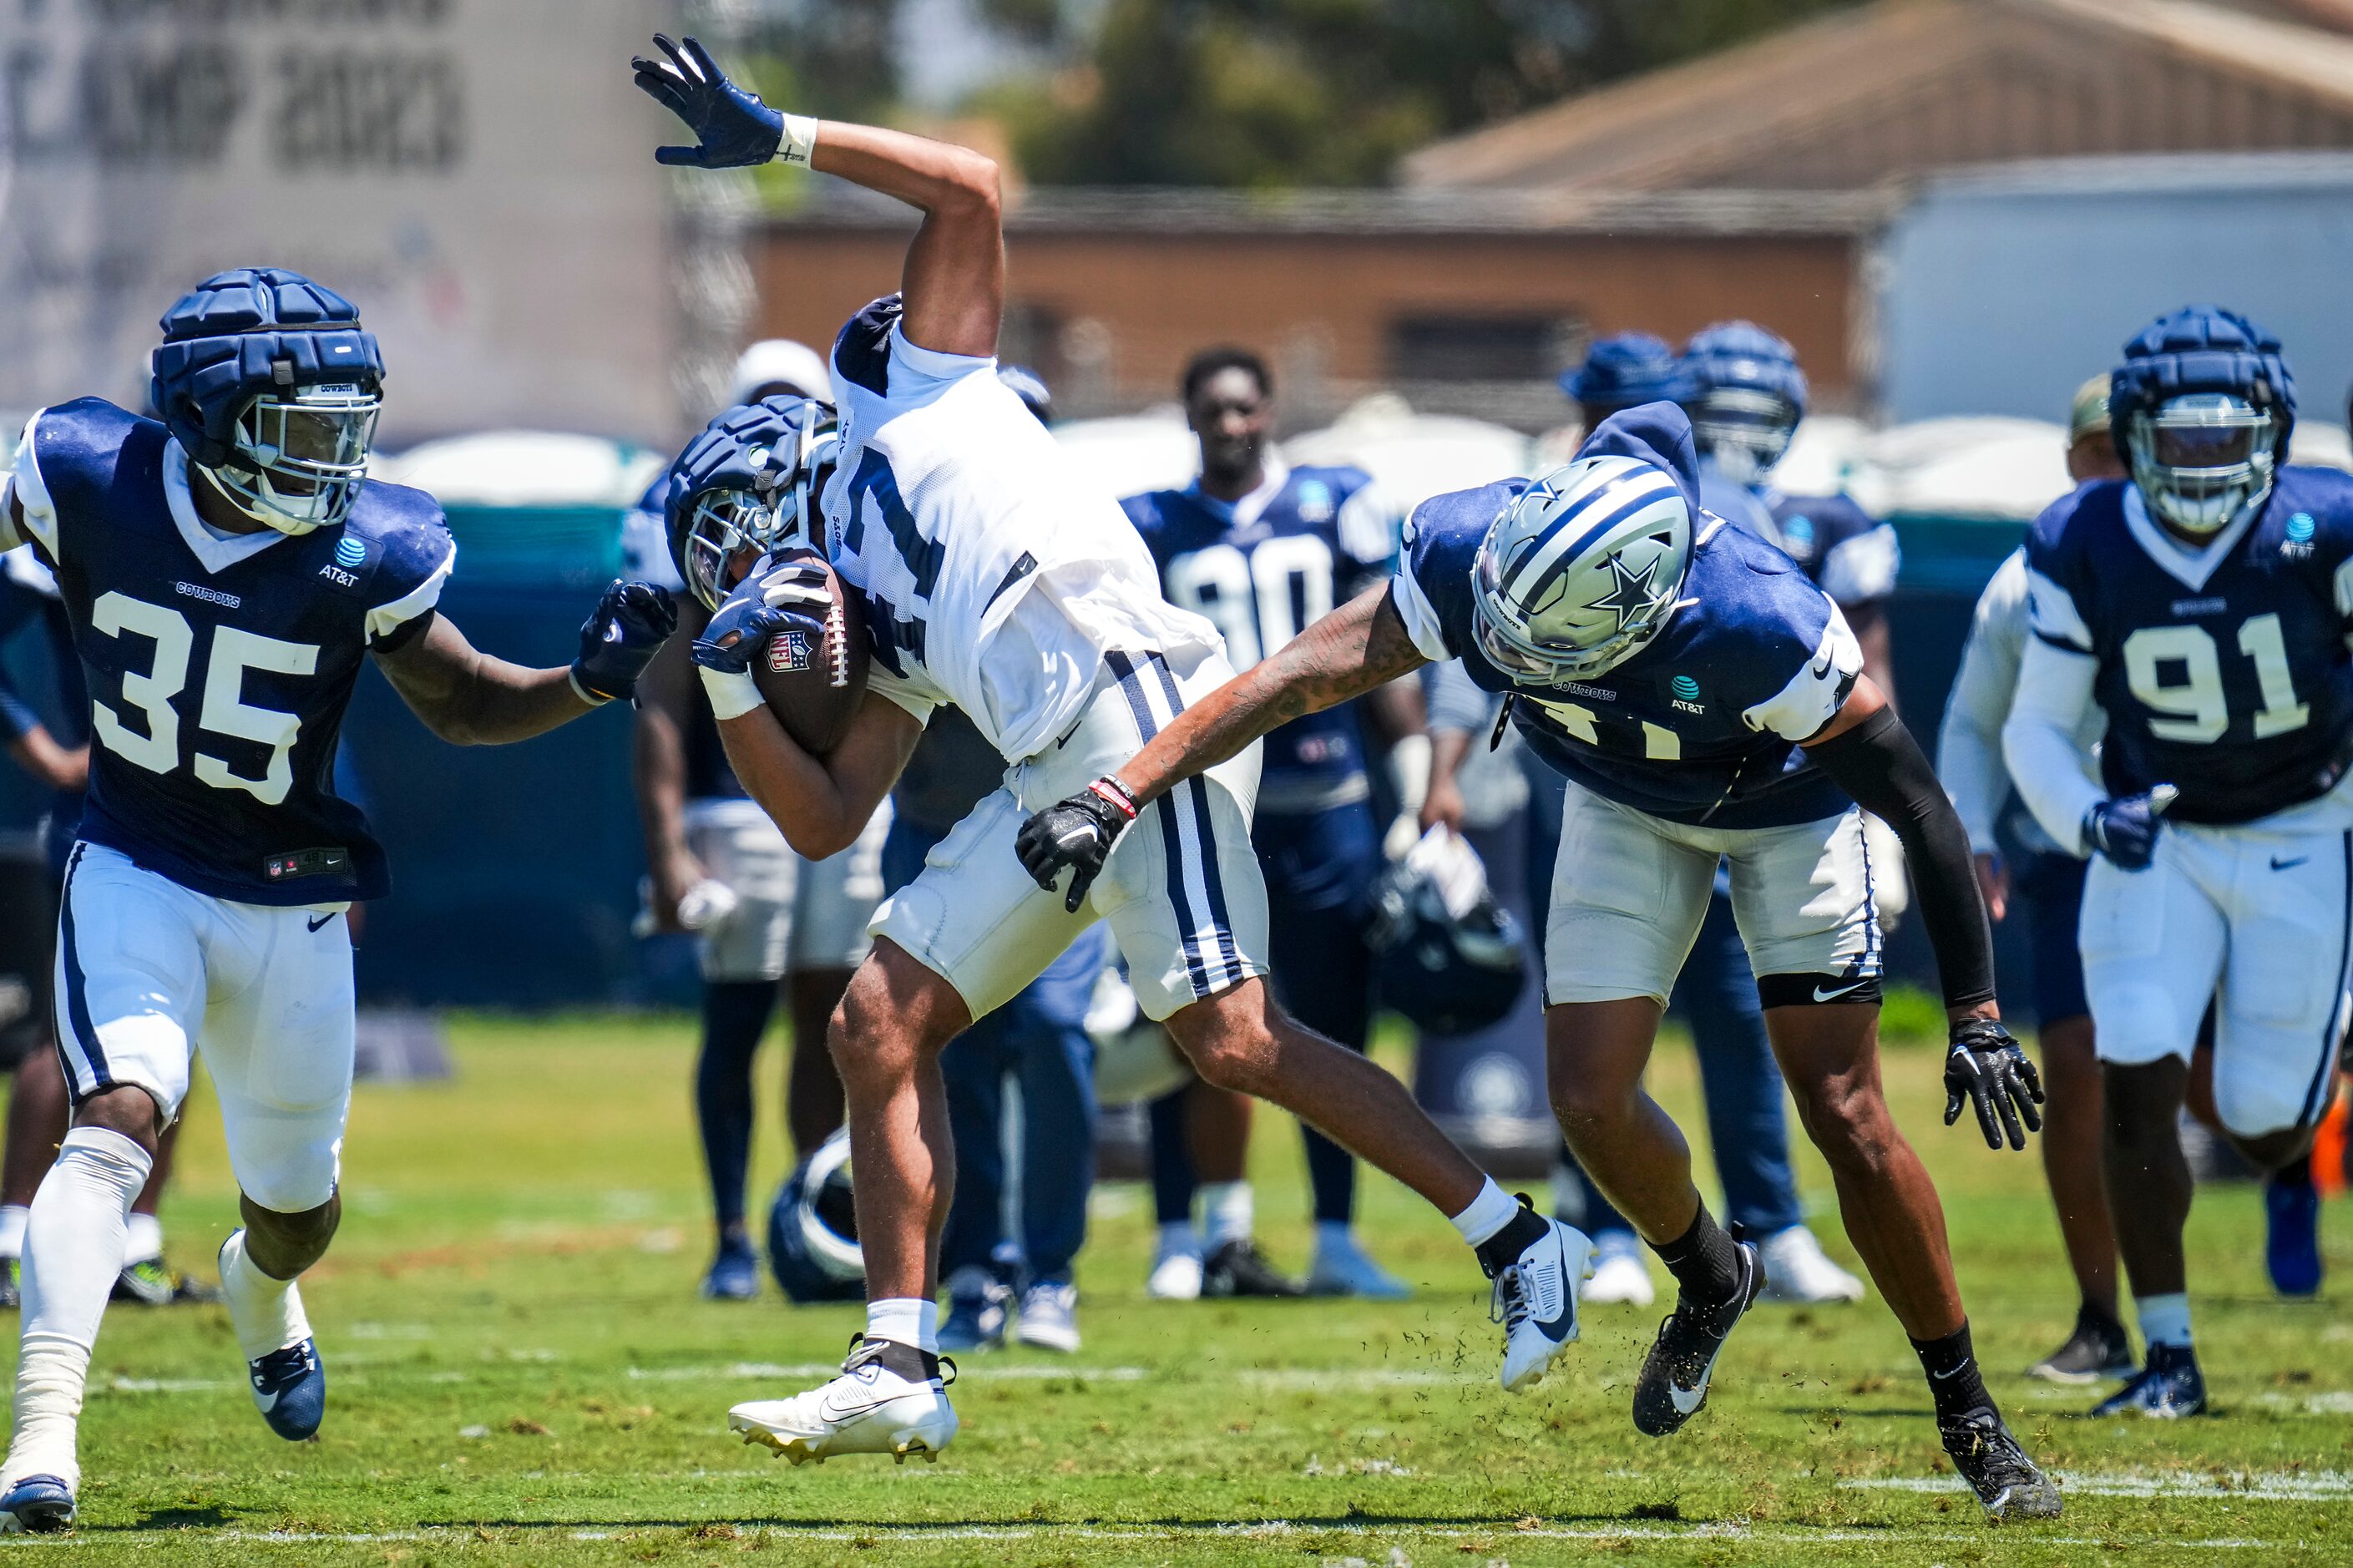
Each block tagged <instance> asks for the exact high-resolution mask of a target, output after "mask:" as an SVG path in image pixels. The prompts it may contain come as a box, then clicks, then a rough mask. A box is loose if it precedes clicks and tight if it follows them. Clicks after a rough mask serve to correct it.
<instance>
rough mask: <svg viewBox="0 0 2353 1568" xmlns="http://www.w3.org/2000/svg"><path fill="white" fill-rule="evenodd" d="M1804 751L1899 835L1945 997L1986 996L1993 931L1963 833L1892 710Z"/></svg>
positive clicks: (1976, 999) (1968, 1001)
mask: <svg viewBox="0 0 2353 1568" xmlns="http://www.w3.org/2000/svg"><path fill="white" fill-rule="evenodd" d="M1806 755H1807V756H1809V757H1810V758H1812V759H1813V762H1814V765H1815V766H1817V767H1819V768H1820V769H1821V770H1822V772H1824V773H1828V774H1829V775H1830V776H1831V782H1833V783H1835V784H1837V785H1838V786H1839V787H1840V788H1841V789H1842V790H1844V791H1846V793H1847V794H1849V795H1852V796H1853V797H1854V800H1855V804H1856V805H1860V806H1862V808H1863V810H1865V811H1868V812H1871V813H1873V815H1875V816H1879V817H1881V818H1882V819H1883V820H1884V821H1885V822H1886V823H1887V825H1888V826H1891V827H1893V828H1894V829H1895V836H1896V837H1898V838H1900V839H1902V840H1903V841H1904V858H1905V862H1906V863H1907V864H1908V865H1909V866H1910V867H1911V869H1912V879H1913V880H1914V882H1915V884H1916V885H1917V886H1918V888H1919V899H1918V903H1919V906H1920V918H1921V920H1922V921H1924V922H1925V923H1926V926H1927V928H1928V945H1929V946H1930V947H1932V948H1934V949H1935V950H1936V974H1937V977H1938V978H1939V979H1940V980H1942V981H1943V982H1944V986H1945V1005H1946V1006H1947V1008H1960V1007H1974V1006H1976V1005H1978V1004H1979V1003H1981V1002H1990V1001H1992V1000H1993V997H1994V988H1993V932H1992V929H1991V928H1990V927H1989V926H1988V925H1987V923H1986V912H1985V900H1983V899H1982V898H1980V897H1979V896H1978V881H1977V875H1976V871H1975V868H1973V867H1972V866H1971V865H1970V863H1969V836H1968V833H1967V832H1966V831H1964V830H1963V828H1962V826H1961V819H1960V818H1959V817H1958V816H1955V815H1954V812H1953V803H1952V802H1951V801H1949V800H1947V799H1946V798H1945V790H1944V786H1943V785H1942V784H1938V783H1937V782H1936V771H1935V770H1934V769H1932V768H1931V767H1929V766H1928V759H1927V758H1926V757H1925V756H1923V755H1922V754H1921V752H1920V747H1919V744H1918V742H1915V741H1914V740H1913V739H1912V732H1911V731H1909V730H1906V729H1905V727H1904V721H1902V720H1900V719H1898V718H1897V717H1896V716H1895V710H1894V709H1892V708H1882V709H1881V710H1879V711H1878V712H1876V713H1873V715H1872V716H1871V717H1870V718H1868V719H1865V720H1864V721H1862V723H1860V724H1857V725H1856V726H1855V727H1854V728H1853V729H1852V730H1849V731H1846V732H1845V733H1844V734H1841V735H1836V736H1833V737H1831V739H1830V740H1827V741H1823V742H1820V743H1819V744H1816V745H1812V746H1809V747H1807V748H1806Z"/></svg>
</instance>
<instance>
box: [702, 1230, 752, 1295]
mask: <svg viewBox="0 0 2353 1568" xmlns="http://www.w3.org/2000/svg"><path fill="white" fill-rule="evenodd" d="M759 1294H760V1255H759V1254H758V1253H756V1252H754V1251H753V1250H752V1244H751V1243H750V1242H748V1241H744V1240H741V1239H737V1240H733V1241H723V1242H721V1243H720V1244H719V1256H718V1257H716V1258H712V1260H711V1272H710V1273H708V1274H705V1275H704V1276H703V1277H702V1299H703V1300H706V1301H750V1300H755V1299H756V1298H757V1297H758V1296H759Z"/></svg>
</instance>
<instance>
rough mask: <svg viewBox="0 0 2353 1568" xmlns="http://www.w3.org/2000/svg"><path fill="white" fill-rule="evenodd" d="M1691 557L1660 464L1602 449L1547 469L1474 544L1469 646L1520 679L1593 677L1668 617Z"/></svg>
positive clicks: (1688, 525)
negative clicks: (1597, 454)
mask: <svg viewBox="0 0 2353 1568" xmlns="http://www.w3.org/2000/svg"><path fill="white" fill-rule="evenodd" d="M1691 552H1692V512H1691V506H1690V503H1689V502H1688V501H1686V500H1684V498H1683V488H1682V486H1681V485H1679V484H1677V483H1676V481H1675V477H1674V476H1673V475H1672V474H1671V473H1669V472H1668V471H1667V470H1666V469H1665V468H1661V467H1659V466H1658V465H1657V464H1655V463H1646V462H1644V461H1642V460H1641V458H1630V457H1624V456H1619V455H1615V454H1612V455H1609V456H1603V457H1595V458H1578V459H1577V461H1576V462H1573V463H1571V464H1569V465H1568V466H1567V468H1557V469H1555V470H1554V471H1553V472H1552V473H1550V474H1547V475H1546V476H1545V477H1544V478H1543V479H1538V480H1537V481H1536V482H1535V483H1534V484H1532V485H1530V486H1529V487H1528V488H1527V489H1525V490H1523V491H1521V492H1520V494H1519V495H1518V497H1517V498H1516V499H1514V500H1513V501H1512V503H1511V505H1509V506H1507V507H1505V508H1504V512H1503V515H1502V516H1500V517H1498V518H1497V519H1496V520H1495V521H1494V522H1493V524H1491V525H1490V526H1489V527H1488V530H1487V537H1486V538H1485V539H1483V540H1482V541H1481V542H1480V544H1479V554H1478V558H1477V560H1476V561H1475V562H1474V563H1473V564H1472V574H1471V575H1472V603H1473V604H1474V605H1475V606H1476V608H1477V615H1476V616H1475V625H1474V626H1473V627H1472V633H1473V636H1474V637H1476V639H1477V641H1478V644H1479V651H1480V652H1481V653H1482V654H1484V655H1485V656H1486V657H1487V658H1488V659H1489V660H1490V661H1491V662H1492V663H1493V665H1494V666H1495V667H1496V668H1498V669H1501V670H1502V671H1503V672H1504V674H1506V675H1508V676H1510V677H1511V678H1512V679H1514V681H1517V682H1518V683H1520V684H1521V685H1524V686H1555V685H1558V684H1559V683H1560V682H1561V681H1564V680H1584V679H1590V678H1592V677H1594V676H1597V675H1599V674H1600V673H1602V672H1603V671H1604V670H1607V669H1609V668H1612V667H1613V666H1616V665H1619V664H1621V663H1623V662H1624V661H1625V660H1627V659H1628V658H1631V657H1632V656H1633V655H1634V654H1635V653H1636V652H1638V651H1640V650H1641V648H1642V647H1643V646H1644V645H1646V644H1647V643H1649V642H1650V640H1651V638H1652V637H1656V636H1658V634H1659V632H1660V630H1661V628H1662V627H1663V626H1665V625H1666V624H1667V621H1668V620H1669V618H1670V617H1672V616H1673V614H1674V610H1675V603H1676V595H1677V594H1678V593H1679V592H1680V591H1681V589H1682V587H1683V572H1684V569H1685V568H1686V567H1688V566H1689V565H1690V563H1691Z"/></svg>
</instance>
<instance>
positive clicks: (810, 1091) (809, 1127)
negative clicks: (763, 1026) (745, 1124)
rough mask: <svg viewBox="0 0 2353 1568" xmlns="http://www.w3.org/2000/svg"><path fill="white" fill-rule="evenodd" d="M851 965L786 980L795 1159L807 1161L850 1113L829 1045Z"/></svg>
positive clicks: (788, 1122) (789, 1123)
mask: <svg viewBox="0 0 2353 1568" xmlns="http://www.w3.org/2000/svg"><path fill="white" fill-rule="evenodd" d="M854 973H857V971H855V970H851V969H807V970H799V971H796V972H795V973H792V974H789V975H787V976H786V978H785V996H786V1003H787V1005H789V1006H790V1007H791V1008H792V1014H793V1054H792V1060H791V1063H790V1065H788V1066H787V1067H786V1068H785V1127H786V1131H788V1132H789V1133H790V1134H791V1135H792V1140H793V1152H794V1155H795V1157H796V1158H802V1159H806V1158H807V1156H809V1155H811V1154H814V1153H815V1152H817V1151H818V1145H820V1144H822V1143H823V1142H825V1141H826V1140H827V1139H828V1138H830V1137H832V1136H833V1134H834V1132H835V1131H836V1130H837V1129H838V1128H839V1127H840V1126H841V1123H842V1118H843V1117H844V1116H845V1115H847V1114H848V1111H847V1109H846V1107H845V1105H844V1102H843V1100H842V1094H841V1073H840V1070H839V1068H836V1067H835V1066H834V1065H833V1051H832V1048H831V1047H830V1046H829V1045H828V1043H827V1039H828V1036H829V1035H830V1034H831V1032H832V1028H833V1015H834V1010H835V1009H836V1008H838V1007H839V1006H840V1005H841V998H842V996H843V994H845V993H846V992H848V991H849V980H850V976H851V975H853V974H854Z"/></svg>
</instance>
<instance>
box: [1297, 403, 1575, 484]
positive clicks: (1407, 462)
mask: <svg viewBox="0 0 2353 1568" xmlns="http://www.w3.org/2000/svg"><path fill="white" fill-rule="evenodd" d="M1282 455H1283V458H1285V459H1286V460H1287V461H1289V462H1293V463H1334V464H1336V463H1353V464H1355V465H1356V467H1357V468H1362V469H1364V470H1365V471H1366V473H1368V474H1370V475H1372V476H1373V478H1374V479H1377V480H1379V481H1380V483H1381V486H1382V488H1383V489H1387V490H1388V491H1389V493H1390V494H1391V495H1393V496H1395V497H1396V498H1397V500H1398V504H1399V505H1401V506H1405V507H1408V508H1411V507H1415V506H1419V505H1420V504H1421V503H1422V502H1423V501H1425V500H1429V499H1430V497H1431V496H1434V495H1443V494H1444V493H1445V492H1447V491H1448V490H1465V489H1475V488H1476V487H1478V486H1480V485H1485V484H1493V482H1494V481H1495V480H1497V479H1511V478H1514V476H1517V475H1521V474H1527V473H1532V472H1534V471H1535V469H1534V464H1535V456H1534V452H1533V448H1532V447H1531V444H1530V442H1529V440H1528V438H1527V437H1525V436H1523V435H1521V434H1520V433H1519V432H1518V431H1516V430H1512V429H1508V428H1506V427H1505V426H1501V425H1489V424H1487V423H1485V422H1483V421H1482V420H1477V419H1459V418H1455V417H1452V416H1448V415H1442V414H1416V413H1415V412H1414V411H1413V409H1412V408H1411V407H1410V406H1409V405H1407V403H1406V401H1405V399H1404V398H1402V397H1399V396H1398V395H1396V394H1394V393H1379V394H1376V395H1373V396H1371V397H1367V398H1365V399H1364V400H1363V401H1361V402H1359V403H1357V404H1356V405H1353V406H1352V407H1350V408H1349V410H1348V411H1347V412H1346V413H1345V414H1343V415H1341V416H1340V417H1339V419H1338V421H1337V422H1336V423H1335V424H1333V425H1331V426H1328V427H1327V428H1324V429H1322V430H1311V431H1309V432H1307V433H1306V434H1304V435H1301V436H1294V437H1292V438H1291V439H1290V440H1288V441H1286V442H1284V443H1283V445H1282Z"/></svg>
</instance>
